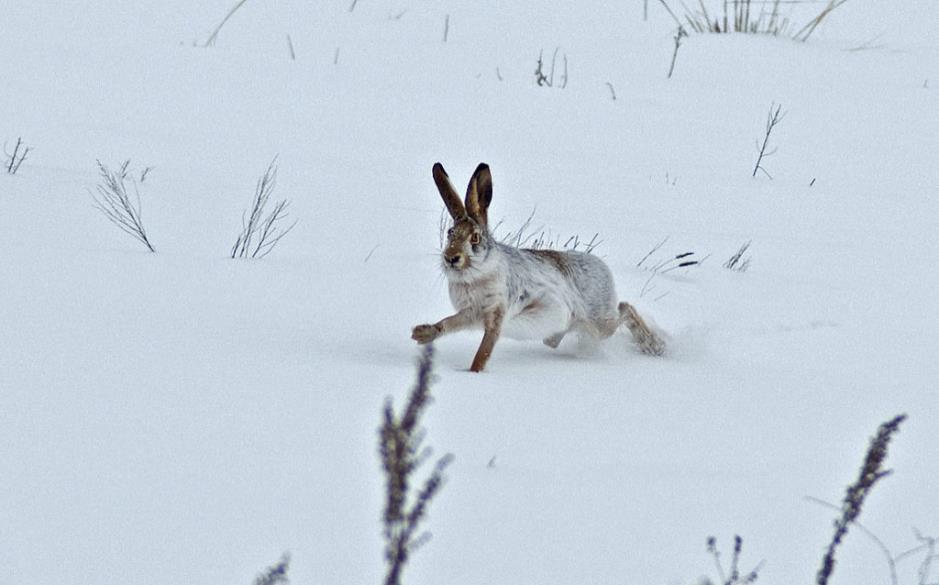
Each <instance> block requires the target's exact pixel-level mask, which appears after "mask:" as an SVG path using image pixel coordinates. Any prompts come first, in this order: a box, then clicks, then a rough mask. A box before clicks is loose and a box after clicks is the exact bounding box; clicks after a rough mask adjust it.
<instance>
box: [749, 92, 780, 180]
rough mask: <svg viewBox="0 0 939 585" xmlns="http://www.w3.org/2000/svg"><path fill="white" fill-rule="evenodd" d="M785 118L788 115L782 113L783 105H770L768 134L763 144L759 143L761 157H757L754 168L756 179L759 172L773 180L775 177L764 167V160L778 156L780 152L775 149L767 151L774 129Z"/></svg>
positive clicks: (767, 119)
mask: <svg viewBox="0 0 939 585" xmlns="http://www.w3.org/2000/svg"><path fill="white" fill-rule="evenodd" d="M785 117H786V114H785V112H783V111H782V106H781V105H777V104H776V103H775V102H774V103H772V104H770V106H769V113H768V114H767V115H766V132H765V133H764V134H763V142H762V144H761V143H759V142H757V149H758V151H759V156H757V159H756V165H754V167H753V175H752V176H754V177H755V176H756V173H757V172H759V171H763V174H764V175H766V176H767V177H769V178H770V179H772V178H773V176H772V175H770V174H769V172H768V171H767V170H766V168H765V167H764V166H763V159H764V158H769V157H771V156H773V155H774V154H776V151H777V150H778V149H777V148H774V149H772V150H767V146H768V145H769V137H770V135H771V134H772V133H773V129H774V128H775V127H776V125H777V124H779V123H780V122H782V120H783V118H785Z"/></svg>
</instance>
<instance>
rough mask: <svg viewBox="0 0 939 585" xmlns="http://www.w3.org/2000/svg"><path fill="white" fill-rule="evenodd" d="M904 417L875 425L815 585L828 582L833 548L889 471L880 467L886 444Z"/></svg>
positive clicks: (832, 567) (885, 453)
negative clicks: (874, 432) (876, 427)
mask: <svg viewBox="0 0 939 585" xmlns="http://www.w3.org/2000/svg"><path fill="white" fill-rule="evenodd" d="M904 420H906V415H905V414H901V415H899V416H896V417H894V418H893V419H892V420H889V421H887V422H885V423H883V424H882V425H880V427H879V428H878V429H877V435H876V436H875V437H874V438H872V439H871V444H870V447H868V449H867V455H866V456H865V458H864V465H862V466H861V472H860V474H859V475H858V478H857V480H856V481H855V482H854V484H852V485H851V486H849V487H848V491H847V493H846V494H845V497H844V502H843V503H842V506H841V516H840V517H839V518H838V519H837V520H835V533H834V535H833V536H832V539H831V542H830V543H829V544H828V549H827V550H826V551H825V556H824V557H823V558H822V566H821V567H820V568H819V570H818V574H817V575H816V578H815V582H816V583H817V585H826V584H827V583H828V579H829V578H830V577H831V574H832V571H834V568H835V551H836V550H837V549H838V546H839V545H840V544H841V541H842V540H844V537H845V535H846V534H847V533H848V527H849V526H850V525H851V524H852V523H854V522H855V521H856V520H857V518H858V516H860V514H861V506H862V505H863V504H864V499H865V498H867V495H868V494H869V493H870V491H871V489H872V488H873V487H874V485H875V484H876V483H877V482H878V481H879V480H880V479H881V478H883V477H886V476H888V475H890V473H891V471H890V470H889V469H888V470H884V469H883V463H884V461H885V460H886V459H887V447H888V446H889V445H890V439H891V438H892V437H893V434H894V433H896V432H897V431H898V430H899V428H900V423H902V422H903V421H904Z"/></svg>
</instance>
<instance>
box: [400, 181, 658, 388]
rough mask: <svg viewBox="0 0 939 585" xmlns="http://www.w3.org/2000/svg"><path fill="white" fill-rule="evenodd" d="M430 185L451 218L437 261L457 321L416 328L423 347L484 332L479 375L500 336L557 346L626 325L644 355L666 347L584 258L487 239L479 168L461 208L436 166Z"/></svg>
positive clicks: (475, 367)
mask: <svg viewBox="0 0 939 585" xmlns="http://www.w3.org/2000/svg"><path fill="white" fill-rule="evenodd" d="M433 174H434V182H435V183H436V184H437V189H438V190H439V191H440V196H441V197H442V198H443V201H444V203H445V204H446V206H447V210H448V211H449V212H450V216H451V217H452V218H453V227H452V228H451V229H450V230H449V232H448V233H447V243H446V246H445V247H444V250H443V254H442V261H443V270H444V274H445V275H446V277H447V281H448V284H449V289H450V300H451V302H452V303H453V306H454V308H455V309H456V311H457V312H456V314H454V315H451V316H450V317H446V318H445V319H442V320H441V321H439V322H437V323H434V324H426V325H418V326H417V327H415V328H414V330H413V332H412V334H411V337H412V338H413V339H415V340H416V341H418V342H419V343H422V344H423V343H429V342H431V341H433V340H434V339H436V338H437V337H439V336H441V335H443V334H446V333H451V332H453V331H459V330H461V329H468V328H475V327H482V328H483V330H484V334H483V340H482V343H481V344H480V346H479V350H478V351H477V352H476V356H475V358H474V359H473V363H472V365H471V366H470V370H472V371H474V372H479V371H482V369H483V368H485V366H486V362H487V361H488V360H489V356H490V355H491V354H492V350H493V347H495V343H496V341H497V340H498V338H499V336H500V335H503V334H504V335H506V336H507V337H511V338H513V339H541V340H543V341H544V343H545V344H546V345H548V346H550V347H557V346H558V344H559V343H560V342H561V339H562V338H563V337H564V336H565V335H566V334H567V333H569V332H572V331H575V332H579V333H584V334H587V335H590V336H591V337H595V338H599V339H605V338H607V337H609V336H611V335H613V333H615V332H616V330H617V329H618V328H619V326H620V325H621V324H626V326H627V327H628V328H629V330H630V332H632V334H633V336H634V337H635V339H636V342H637V343H638V344H639V347H640V349H641V350H642V351H643V352H645V353H650V354H654V355H660V354H662V353H663V351H664V349H665V346H664V343H663V342H662V340H661V339H660V338H659V337H658V336H657V335H655V333H654V332H653V331H652V330H651V329H649V327H648V326H646V324H645V323H644V322H643V320H642V319H641V318H640V317H639V315H638V313H636V311H635V309H633V307H632V306H630V305H629V304H627V303H618V304H617V299H616V290H615V287H614V284H613V275H612V274H611V273H610V269H609V268H608V267H607V266H606V264H604V263H603V261H602V260H600V259H599V258H597V257H596V256H592V255H590V254H586V253H583V252H572V251H569V252H560V251H555V250H526V249H519V248H515V247H513V246H508V245H505V244H503V243H501V242H497V241H496V240H494V239H493V237H492V234H490V233H489V229H488V209H489V203H490V202H491V201H492V175H491V174H490V171H489V167H488V166H487V165H485V164H480V165H479V166H478V167H477V168H476V171H475V172H474V173H473V176H472V178H471V179H470V182H469V186H468V187H467V190H466V198H465V200H464V201H460V197H459V196H458V195H457V193H456V190H455V189H454V188H453V185H452V184H451V183H450V179H449V177H448V176H447V173H446V171H444V169H443V166H441V164H440V163H437V164H435V165H434V169H433Z"/></svg>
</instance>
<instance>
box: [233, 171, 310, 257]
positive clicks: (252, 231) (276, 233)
mask: <svg viewBox="0 0 939 585" xmlns="http://www.w3.org/2000/svg"><path fill="white" fill-rule="evenodd" d="M276 186H277V157H276V156H275V157H274V160H272V161H271V164H269V165H268V167H267V170H266V171H265V172H264V174H263V175H262V176H261V178H260V179H258V184H257V187H256V188H255V190H254V200H253V201H252V204H251V208H250V209H249V210H246V211H245V212H244V213H243V214H242V216H241V233H239V234H238V238H237V239H236V240H235V245H234V246H232V249H231V257H232V258H263V257H265V256H267V255H268V254H270V253H271V251H272V250H273V249H274V246H276V245H277V243H278V242H279V241H280V240H281V238H283V237H284V236H286V235H287V234H288V233H290V230H292V229H293V228H294V226H295V225H297V222H296V220H295V221H294V222H293V223H291V224H290V225H289V226H287V227H286V228H283V227H282V224H283V222H284V220H286V219H287V217H288V213H287V207H288V206H289V205H290V202H289V201H287V200H286V199H283V200H281V201H278V202H276V203H274V204H272V205H273V206H272V207H271V209H270V211H268V206H269V205H271V203H270V201H271V194H273V192H274V187H276Z"/></svg>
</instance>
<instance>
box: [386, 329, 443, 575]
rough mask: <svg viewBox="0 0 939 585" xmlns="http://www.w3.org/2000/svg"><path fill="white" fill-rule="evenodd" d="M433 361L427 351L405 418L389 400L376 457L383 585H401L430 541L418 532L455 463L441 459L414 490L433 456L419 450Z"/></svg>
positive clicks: (430, 351)
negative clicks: (381, 497)
mask: <svg viewBox="0 0 939 585" xmlns="http://www.w3.org/2000/svg"><path fill="white" fill-rule="evenodd" d="M433 356H434V351H433V346H432V345H430V344H428V345H426V346H425V349H424V352H423V354H422V355H421V359H420V362H419V365H418V369H417V383H416V384H415V386H414V388H413V389H412V390H411V393H410V395H409V396H408V401H407V404H406V405H405V406H404V412H403V413H402V414H401V416H400V417H399V416H397V415H396V414H395V412H394V410H393V409H392V404H391V399H388V401H387V402H386V403H385V409H384V421H383V422H382V426H381V428H380V429H379V443H378V452H379V455H380V456H381V462H382V467H383V468H384V471H385V481H386V490H385V512H384V515H383V524H384V529H383V535H384V537H385V561H386V567H387V573H386V576H385V585H399V584H400V583H401V572H402V570H403V569H404V565H405V564H406V563H407V561H408V558H409V557H410V554H411V553H412V552H413V551H414V550H415V549H416V548H417V547H418V546H420V545H421V544H423V543H425V542H426V541H427V540H428V539H429V538H430V534H429V533H426V532H419V528H420V525H421V522H422V521H423V520H424V516H425V514H426V513H427V507H428V506H429V505H430V502H431V500H432V499H433V498H434V496H436V495H437V493H438V491H439V490H440V488H441V486H442V485H443V482H444V475H443V472H444V470H445V469H446V468H447V466H448V465H449V464H450V462H451V461H453V456H452V455H449V454H448V455H444V456H443V457H441V458H440V459H438V460H437V463H436V464H435V465H434V469H433V471H431V473H430V475H429V476H428V477H427V478H426V479H425V480H424V484H423V486H422V487H421V488H420V490H418V491H416V492H415V491H414V488H413V486H412V485H411V481H412V479H413V478H414V472H415V471H417V468H418V467H420V465H421V464H422V463H423V462H425V461H426V460H427V459H429V458H430V456H431V449H430V447H423V446H422V445H421V443H422V440H423V438H424V432H423V431H422V430H421V429H420V418H421V415H422V414H423V412H424V409H425V408H426V407H427V405H428V404H429V402H430V384H431V379H432V370H433Z"/></svg>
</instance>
